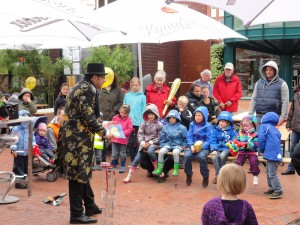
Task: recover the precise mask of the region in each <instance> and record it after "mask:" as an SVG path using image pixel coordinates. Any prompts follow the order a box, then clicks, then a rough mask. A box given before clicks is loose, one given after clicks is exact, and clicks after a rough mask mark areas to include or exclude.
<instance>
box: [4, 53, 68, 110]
mask: <svg viewBox="0 0 300 225" xmlns="http://www.w3.org/2000/svg"><path fill="white" fill-rule="evenodd" d="M71 65H72V64H71V62H70V61H68V60H65V59H56V61H55V62H52V59H51V57H50V55H49V51H48V50H44V51H41V52H39V51H37V50H31V51H23V50H1V51H0V71H1V73H2V74H12V81H11V84H10V86H11V87H10V89H9V92H10V93H13V92H15V91H16V92H20V90H21V89H22V88H23V87H24V86H25V80H26V79H27V77H30V76H32V77H35V78H36V80H37V86H36V88H34V89H33V90H32V92H33V94H34V95H35V96H37V99H38V100H39V102H41V103H46V102H47V103H48V104H49V105H50V106H53V102H54V93H55V87H56V85H57V82H58V79H59V76H60V74H62V72H63V70H64V67H65V66H69V67H71Z"/></svg>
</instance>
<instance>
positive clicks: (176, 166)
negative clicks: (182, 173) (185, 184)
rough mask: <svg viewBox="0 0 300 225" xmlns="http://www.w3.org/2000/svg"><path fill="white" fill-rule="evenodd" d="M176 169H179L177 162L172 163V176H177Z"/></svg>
mask: <svg viewBox="0 0 300 225" xmlns="http://www.w3.org/2000/svg"><path fill="white" fill-rule="evenodd" d="M178 170H179V163H174V171H173V173H172V176H173V177H177V176H178Z"/></svg>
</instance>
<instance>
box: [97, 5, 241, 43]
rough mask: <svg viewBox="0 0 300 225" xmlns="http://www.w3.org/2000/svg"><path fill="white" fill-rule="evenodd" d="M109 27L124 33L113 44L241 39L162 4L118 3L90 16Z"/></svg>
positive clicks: (203, 18) (206, 19) (193, 13)
mask: <svg viewBox="0 0 300 225" xmlns="http://www.w3.org/2000/svg"><path fill="white" fill-rule="evenodd" d="M92 16H93V18H94V19H95V20H96V21H106V23H105V24H106V25H107V26H108V27H112V28H116V29H118V30H122V31H125V32H126V33H127V35H126V37H121V38H120V39H119V40H118V39H117V37H115V38H113V39H111V42H112V44H113V42H115V43H120V42H121V43H126V42H127V43H137V42H141V43H153V42H156V43H163V42H169V41H180V40H208V39H224V38H243V39H246V38H245V37H244V36H242V35H240V34H239V33H237V32H235V31H233V30H232V29H230V28H228V27H226V26H224V25H223V24H221V23H219V22H217V21H216V20H214V19H212V18H210V17H208V16H206V15H204V14H202V13H200V12H197V11H195V10H192V9H189V8H187V7H184V6H182V5H180V4H170V5H168V4H166V3H165V1H164V0H118V1H116V2H113V3H110V4H108V5H106V6H104V7H101V8H99V9H97V10H96V11H95V14H93V15H92ZM100 42H101V41H100Z"/></svg>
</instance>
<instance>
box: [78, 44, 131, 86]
mask: <svg viewBox="0 0 300 225" xmlns="http://www.w3.org/2000/svg"><path fill="white" fill-rule="evenodd" d="M91 62H100V63H103V64H104V65H105V67H109V68H111V69H112V70H113V71H114V73H115V74H117V76H118V78H119V84H122V83H123V82H125V81H127V80H129V79H130V78H131V77H132V75H133V69H134V57H133V54H132V52H131V50H130V48H129V46H128V45H115V46H114V47H109V46H99V47H94V48H91V49H90V56H88V57H86V58H85V59H84V60H83V68H84V69H86V66H87V64H88V63H91Z"/></svg>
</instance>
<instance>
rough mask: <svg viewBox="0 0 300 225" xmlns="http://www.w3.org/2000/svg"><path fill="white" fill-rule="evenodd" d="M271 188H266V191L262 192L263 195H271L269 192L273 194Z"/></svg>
mask: <svg viewBox="0 0 300 225" xmlns="http://www.w3.org/2000/svg"><path fill="white" fill-rule="evenodd" d="M273 192H274V191H273V190H268V191H266V192H264V195H271V194H273Z"/></svg>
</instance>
